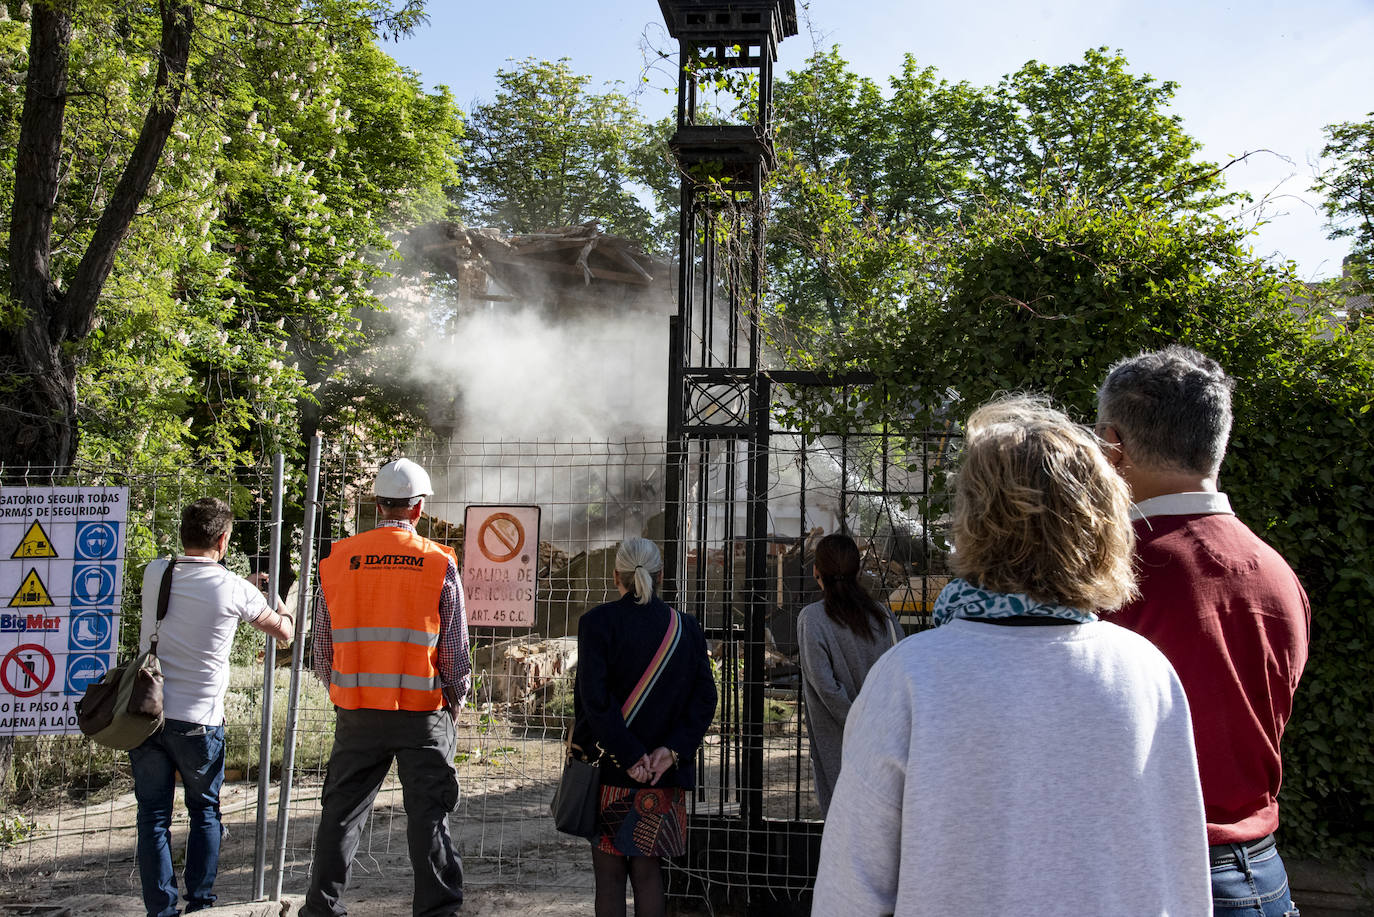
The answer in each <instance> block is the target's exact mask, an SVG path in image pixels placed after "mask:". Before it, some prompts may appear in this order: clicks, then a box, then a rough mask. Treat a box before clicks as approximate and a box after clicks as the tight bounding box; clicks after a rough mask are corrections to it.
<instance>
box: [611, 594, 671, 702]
mask: <svg viewBox="0 0 1374 917" xmlns="http://www.w3.org/2000/svg"><path fill="white" fill-rule="evenodd" d="M668 612H669V614H668V630H667V631H666V632H665V633H664V634H663V642H662V643H660V644H659V645H658V652H656V653H654V658H653V659H650V660H649V667H648V668H647V669H645V670H644V674H643V675H641V676H640V678H639V684H637V685H635V687H634V690H633V691H631V692H630V696H629V697H628V698H626V700H625V703H624V704H622V705H621V707H620V715H621V716H623V717H625V724H626V725H627V726H628V725H629V724H630V722H631V721H632V720H633V719H634V718H635V715H636V714H637V713H639V711H640V709H641V708H642V707H643V706H644V699H645V698H646V697H648V696H649V692H650V691H652V690H653V688H654V684H655V683H656V682H657V681H658V678H659V676H660V675H662V674H663V670H664V669H665V668H667V666H668V659H669V658H670V657H671V656H672V655H673V650H675V649H677V645H678V644H679V643H680V642H682V616H681V615H680V614H678V612H677V610H676V609H674V608H669V609H668Z"/></svg>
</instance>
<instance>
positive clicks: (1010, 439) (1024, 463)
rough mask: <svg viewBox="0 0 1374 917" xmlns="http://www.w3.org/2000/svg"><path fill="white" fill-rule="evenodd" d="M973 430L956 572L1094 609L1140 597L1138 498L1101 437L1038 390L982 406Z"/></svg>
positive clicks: (958, 489)
mask: <svg viewBox="0 0 1374 917" xmlns="http://www.w3.org/2000/svg"><path fill="white" fill-rule="evenodd" d="M966 436H967V441H966V447H965V453H964V457H963V461H962V464H961V466H960V468H959V471H958V474H957V476H956V479H955V487H954V516H953V532H952V537H953V542H954V554H953V556H952V558H951V565H952V567H953V569H954V571H955V572H956V573H958V574H959V575H960V576H962V577H964V578H965V579H967V580H969V581H970V582H971V583H973V584H974V585H976V586H979V587H980V588H983V589H988V590H990V591H993V592H1009V593H1024V594H1026V595H1029V596H1030V597H1031V598H1032V599H1035V600H1036V601H1039V602H1051V603H1054V604H1057V605H1067V606H1069V607H1071V608H1079V609H1083V610H1087V611H1109V610H1113V609H1116V608H1120V607H1121V606H1122V605H1124V604H1126V602H1128V601H1130V600H1131V598H1133V597H1134V596H1135V594H1136V586H1135V573H1134V571H1133V570H1132V569H1131V556H1132V553H1133V551H1134V549H1135V531H1134V530H1133V529H1132V528H1131V523H1130V515H1129V510H1130V503H1131V501H1130V494H1129V491H1128V490H1127V487H1126V484H1125V482H1124V481H1122V479H1121V477H1120V476H1119V475H1117V474H1116V472H1114V471H1113V470H1112V468H1111V466H1110V465H1109V464H1108V463H1107V460H1106V458H1105V457H1104V456H1103V454H1102V449H1101V446H1100V441H1099V440H1098V439H1097V437H1095V436H1094V435H1093V434H1092V433H1091V432H1090V431H1089V430H1087V429H1086V428H1084V427H1082V426H1080V425H1079V424H1076V423H1074V422H1073V421H1071V420H1070V419H1069V418H1068V417H1067V416H1066V415H1065V414H1063V413H1062V412H1060V411H1057V410H1055V409H1054V408H1052V407H1051V406H1050V404H1049V401H1048V400H1046V399H1044V398H1037V397H1034V396H1030V395H1012V396H1008V397H1005V398H1001V399H999V400H996V401H992V402H989V403H988V404H985V405H983V406H982V407H980V408H978V409H977V410H976V411H974V412H973V415H972V416H971V417H969V421H968V428H967V433H966Z"/></svg>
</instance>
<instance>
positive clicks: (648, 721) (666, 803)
mask: <svg viewBox="0 0 1374 917" xmlns="http://www.w3.org/2000/svg"><path fill="white" fill-rule="evenodd" d="M662 571H663V556H662V555H661V554H660V553H659V550H658V547H657V546H656V545H655V544H654V543H653V542H652V541H649V540H648V539H647V538H629V539H626V541H625V542H624V543H623V544H622V545H621V546H620V550H619V551H617V552H616V557H615V573H614V580H615V586H616V589H617V590H618V591H619V592H620V598H619V599H618V600H616V601H614V602H607V603H606V604H604V605H598V606H597V607H596V608H593V609H592V610H591V611H588V612H587V613H586V614H584V615H583V616H582V618H581V620H580V621H578V624H577V657H578V661H577V678H576V681H575V682H574V689H573V700H574V708H575V711H576V717H575V724H574V727H573V738H572V744H573V746H574V751H575V753H580V754H581V756H582V757H583V758H585V759H587V760H599V761H600V773H601V799H600V806H599V810H600V811H599V815H598V818H597V833H596V834H595V835H593V836H592V838H591V844H592V869H593V872H594V874H595V878H596V915H597V917H623V915H624V914H625V880H626V878H628V879H629V880H630V884H631V886H632V887H633V889H634V899H635V915H636V917H654V915H661V914H663V913H664V911H665V909H666V907H667V901H666V899H665V897H664V894H663V862H662V858H663V857H664V856H676V855H678V854H681V853H683V852H684V850H685V849H686V844H687V806H686V795H685V791H686V790H690V789H691V788H692V787H693V786H694V784H695V780H696V769H695V759H696V753H697V748H698V747H699V746H700V745H701V740H702V738H703V737H704V736H705V735H706V729H707V728H708V727H709V726H710V725H711V719H712V717H713V716H714V715H715V709H716V685H715V680H714V679H713V678H712V677H711V664H710V661H709V659H708V657H707V653H706V638H705V635H704V634H703V633H702V631H701V627H700V625H698V624H697V622H696V620H695V619H693V618H691V617H688V616H687V615H683V614H679V613H678V612H677V611H675V610H674V609H672V608H670V607H669V606H668V605H667V603H665V602H664V601H663V600H662V599H661V598H659V597H658V583H659V579H660V575H661V573H662Z"/></svg>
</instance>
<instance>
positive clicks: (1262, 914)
mask: <svg viewBox="0 0 1374 917" xmlns="http://www.w3.org/2000/svg"><path fill="white" fill-rule="evenodd" d="M1230 847H1231V850H1232V852H1233V853H1234V854H1235V857H1236V860H1235V862H1234V863H1228V864H1223V865H1218V866H1213V867H1212V913H1213V915H1214V917H1240V915H1246V917H1298V909H1297V906H1296V905H1294V904H1293V899H1292V897H1291V896H1290V895H1289V892H1288V872H1287V870H1285V869H1284V868H1283V858H1282V857H1280V856H1279V848H1277V847H1270V848H1269V849H1268V850H1264V851H1261V852H1259V853H1257V854H1255V855H1254V856H1250V855H1249V854H1247V853H1246V852H1245V845H1243V844H1231V845H1230ZM1214 849H1215V848H1214Z"/></svg>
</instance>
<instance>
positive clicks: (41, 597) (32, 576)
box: [0, 570, 52, 608]
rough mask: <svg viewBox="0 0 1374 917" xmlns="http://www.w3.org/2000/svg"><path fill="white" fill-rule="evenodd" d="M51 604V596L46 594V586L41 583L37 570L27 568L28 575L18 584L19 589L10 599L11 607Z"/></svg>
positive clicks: (33, 606)
mask: <svg viewBox="0 0 1374 917" xmlns="http://www.w3.org/2000/svg"><path fill="white" fill-rule="evenodd" d="M0 594H3V593H0ZM51 604H52V598H51V597H50V596H49V595H48V587H47V586H44V585H43V580H42V579H41V578H40V577H39V576H38V571H37V570H29V575H28V576H26V577H24V582H22V583H20V584H19V591H18V592H16V593H15V594H14V598H12V599H10V607H11V608H38V607H42V606H47V605H51Z"/></svg>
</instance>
